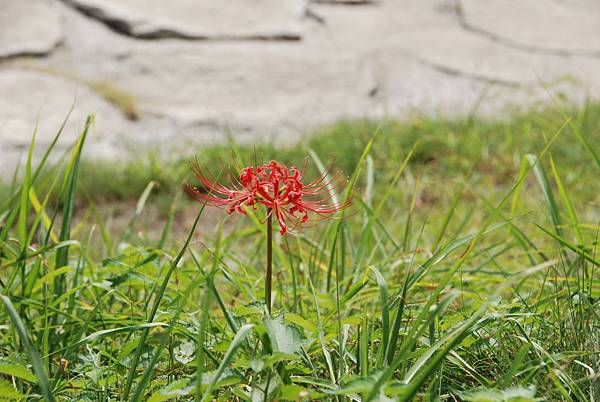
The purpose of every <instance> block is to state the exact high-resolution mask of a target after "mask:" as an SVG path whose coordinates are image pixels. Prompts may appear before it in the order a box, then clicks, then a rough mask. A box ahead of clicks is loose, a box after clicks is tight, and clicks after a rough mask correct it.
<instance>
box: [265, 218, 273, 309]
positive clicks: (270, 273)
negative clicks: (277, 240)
mask: <svg viewBox="0 0 600 402" xmlns="http://www.w3.org/2000/svg"><path fill="white" fill-rule="evenodd" d="M272 287H273V211H272V210H271V209H270V208H269V210H268V211H267V276H266V278H265V304H266V305H267V310H268V311H269V314H271V290H272Z"/></svg>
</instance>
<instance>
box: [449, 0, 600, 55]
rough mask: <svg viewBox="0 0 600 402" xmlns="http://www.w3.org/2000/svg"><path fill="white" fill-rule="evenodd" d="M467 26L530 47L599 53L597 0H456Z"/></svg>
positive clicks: (599, 11) (561, 51)
mask: <svg viewBox="0 0 600 402" xmlns="http://www.w3.org/2000/svg"><path fill="white" fill-rule="evenodd" d="M456 1H460V4H459V7H460V8H461V9H462V17H463V19H464V20H463V22H464V24H465V25H466V27H467V29H473V30H475V31H476V32H479V33H483V34H486V35H488V36H489V38H490V39H493V40H498V41H500V42H504V43H506V44H508V45H513V46H516V47H520V48H523V49H529V50H531V51H536V50H537V51H547V52H555V53H565V54H595V55H598V56H600V39H599V37H598V30H599V27H600V2H599V1H597V0H518V1H514V0H494V1H481V0H456Z"/></svg>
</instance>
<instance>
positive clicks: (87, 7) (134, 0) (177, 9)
mask: <svg viewBox="0 0 600 402" xmlns="http://www.w3.org/2000/svg"><path fill="white" fill-rule="evenodd" d="M66 1H67V2H69V3H70V4H72V5H73V6H74V7H76V8H78V9H79V10H81V11H82V12H84V13H86V14H87V15H89V16H90V17H92V18H96V19H98V20H101V21H104V22H105V23H106V24H108V25H109V26H110V27H112V28H113V29H114V30H116V31H118V32H121V33H125V34H127V35H131V36H135V37H139V38H187V39H255V38H262V39H269V38H272V39H277V38H290V39H296V38H299V37H300V34H301V24H300V23H301V18H302V17H303V16H304V13H305V10H306V4H305V3H304V0H253V1H251V2H249V1H247V0H227V1H222V0H202V1H197V0H177V1H172V2H169V3H168V5H166V4H165V2H164V0H66Z"/></svg>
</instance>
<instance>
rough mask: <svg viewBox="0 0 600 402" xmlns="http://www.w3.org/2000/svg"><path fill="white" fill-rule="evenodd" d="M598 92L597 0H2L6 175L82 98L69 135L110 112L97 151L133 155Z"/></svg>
mask: <svg viewBox="0 0 600 402" xmlns="http://www.w3.org/2000/svg"><path fill="white" fill-rule="evenodd" d="M599 93H600V1H598V0H488V1H482V0H378V1H375V0H373V1H369V0H226V1H222V0H172V1H169V2H165V1H163V0H0V171H1V172H2V175H3V176H4V177H6V176H7V175H10V174H11V172H12V171H13V169H14V167H15V166H16V164H17V161H18V160H19V158H21V159H22V158H24V156H25V155H24V150H26V149H27V147H28V144H29V142H30V139H31V136H32V133H33V132H34V129H35V127H36V124H37V126H38V129H37V142H38V144H39V148H44V145H45V144H47V143H48V142H49V141H51V139H52V138H53V137H54V135H55V134H56V132H57V130H58V128H59V127H60V125H61V122H62V121H63V120H64V119H65V117H66V116H67V114H68V112H69V110H70V108H71V107H74V110H73V112H72V113H71V115H70V118H69V120H68V123H67V125H66V127H65V131H64V136H63V139H62V140H61V143H60V144H59V145H60V146H61V147H66V146H68V145H71V143H72V141H73V139H74V138H76V136H77V135H78V133H79V132H80V130H81V127H82V125H83V122H84V119H85V115H86V113H95V114H96V125H95V130H94V133H93V134H92V135H91V137H90V138H89V142H88V145H87V147H86V153H85V156H86V157H87V158H99V159H102V160H104V159H110V160H123V159H126V158H129V157H130V156H131V155H132V154H133V155H138V156H139V155H140V153H141V152H144V150H149V151H151V150H160V155H161V156H168V155H172V154H181V153H182V152H183V153H186V154H192V153H194V150H196V149H198V148H197V147H198V146H201V145H206V144H212V143H215V142H223V141H224V140H225V139H227V138H228V137H231V138H233V139H235V140H236V141H237V142H241V143H253V142H256V141H263V142H265V141H266V142H270V141H274V142H276V143H279V142H284V143H286V142H287V143H290V142H295V141H297V140H298V139H299V138H301V137H302V136H304V135H306V134H309V133H311V132H313V130H315V129H317V128H319V127H323V126H326V125H328V124H332V123H335V122H337V121H340V120H353V119H365V118H366V119H371V120H374V121H378V120H384V119H402V118H406V117H408V116H411V115H415V114H418V115H426V116H443V117H448V118H453V117H464V116H470V115H477V116H486V117H501V116H503V115H506V114H507V113H511V112H513V111H514V110H515V108H517V109H523V108H531V107H536V106H537V105H547V104H551V103H552V102H556V101H557V100H562V99H568V100H569V102H573V103H575V104H578V103H581V102H584V101H585V100H586V99H588V98H595V97H596V96H597V95H598V94H599ZM349 135H350V134H349ZM349 140H351V139H349Z"/></svg>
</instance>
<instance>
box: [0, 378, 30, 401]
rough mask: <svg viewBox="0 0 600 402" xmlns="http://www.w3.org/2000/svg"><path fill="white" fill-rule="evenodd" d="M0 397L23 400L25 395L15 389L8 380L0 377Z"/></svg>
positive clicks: (6, 399) (5, 399)
mask: <svg viewBox="0 0 600 402" xmlns="http://www.w3.org/2000/svg"><path fill="white" fill-rule="evenodd" d="M0 399H2V400H3V401H15V400H24V399H25V395H23V394H22V393H20V392H19V391H17V390H16V389H15V387H13V386H12V384H11V383H10V382H8V381H6V380H3V379H1V378H0Z"/></svg>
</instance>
